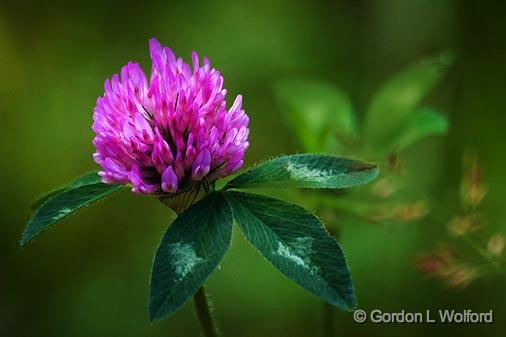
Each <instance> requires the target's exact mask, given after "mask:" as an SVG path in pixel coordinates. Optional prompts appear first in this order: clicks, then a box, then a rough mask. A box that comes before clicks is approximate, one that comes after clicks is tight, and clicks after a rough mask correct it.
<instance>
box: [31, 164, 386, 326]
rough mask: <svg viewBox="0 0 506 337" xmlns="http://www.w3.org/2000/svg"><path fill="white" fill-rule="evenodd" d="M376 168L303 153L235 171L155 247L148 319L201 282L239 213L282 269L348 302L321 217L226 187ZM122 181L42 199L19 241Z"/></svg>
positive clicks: (342, 179) (358, 179)
mask: <svg viewBox="0 0 506 337" xmlns="http://www.w3.org/2000/svg"><path fill="white" fill-rule="evenodd" d="M377 174H378V168H377V167H376V165H374V164H368V163H364V162H360V161H356V160H351V159H346V158H340V157H334V156H328V155H318V154H298V155H292V156H285V157H279V158H276V159H272V160H269V161H267V162H264V163H262V164H260V165H257V166H255V167H253V168H252V169H250V170H248V171H246V172H245V173H243V174H240V175H239V176H237V177H236V178H235V179H232V180H231V181H230V182H229V183H228V184H227V185H226V186H225V189H223V190H222V191H218V192H211V193H210V194H209V195H207V196H205V197H204V198H203V199H202V200H200V201H198V202H197V203H195V204H194V205H192V206H190V207H189V208H188V209H187V210H186V211H184V212H183V213H182V214H180V215H179V216H178V217H177V218H176V219H175V220H174V222H173V223H172V225H171V226H170V227H169V229H168V230H167V232H166V233H165V235H164V236H163V238H162V241H161V243H160V245H159V247H158V250H157V252H156V255H155V258H154V262H153V267H152V273H151V288H150V299H149V314H150V318H151V320H161V319H164V318H166V317H168V316H170V315H171V314H173V313H174V312H175V311H176V310H178V309H179V308H180V307H181V306H182V305H183V304H184V303H186V302H187V301H188V300H189V299H190V298H191V297H192V296H193V295H194V294H195V293H196V292H197V290H198V289H199V288H200V287H201V286H202V285H203V284H204V282H205V281H206V280H207V278H208V277H209V276H210V275H211V273H212V272H213V271H214V270H215V269H216V267H217V266H218V265H219V263H220V262H221V260H222V259H223V256H224V255H225V253H226V251H227V250H228V248H229V246H230V240H231V235H232V223H233V220H235V222H236V223H238V224H239V226H240V228H241V229H242V230H243V232H244V234H245V236H246V238H247V239H248V240H249V241H250V242H251V243H252V244H253V245H254V246H255V247H256V248H258V250H259V251H260V252H261V253H262V254H263V255H264V256H265V257H266V258H267V259H268V260H269V261H270V262H271V263H272V264H273V265H274V266H275V267H276V268H277V269H279V270H280V271H281V272H282V273H283V274H285V275H286V276H288V277H289V278H291V279H292V280H294V281H295V282H297V283H298V284H300V285H301V286H302V287H304V288H305V289H307V290H309V291H310V292H312V293H314V294H315V295H317V296H319V297H321V298H322V299H323V300H325V301H327V302H329V303H331V304H333V305H336V306H338V307H340V308H343V309H347V310H349V309H351V308H353V307H354V306H355V293H354V289H353V285H352V282H351V276H350V273H349V270H348V267H347V265H346V261H345V259H344V255H343V252H342V250H341V248H340V247H339V245H338V243H337V242H336V240H335V239H334V238H333V237H331V236H330V235H329V234H328V233H327V232H326V230H325V229H324V227H323V225H322V224H321V223H320V221H319V220H318V219H317V218H316V217H315V216H314V215H312V214H311V213H309V212H308V211H306V210H304V209H303V208H301V207H299V206H296V205H292V204H289V203H286V202H284V201H280V200H276V199H272V198H268V197H264V196H259V195H253V194H246V193H241V192H236V191H227V189H229V188H260V187H274V188H280V187H292V188H345V187H350V186H354V185H358V184H364V183H366V182H369V181H371V180H372V179H374V178H375V177H376V176H377ZM122 188H124V185H107V184H103V183H101V182H100V178H99V177H98V176H97V174H96V173H89V174H86V175H84V176H81V177H79V178H77V179H75V180H73V181H72V182H70V183H69V184H67V185H65V186H64V187H62V188H60V189H58V190H56V191H54V192H52V193H50V194H48V195H46V196H45V197H43V198H42V200H41V201H40V203H41V206H40V207H39V208H38V209H37V210H36V212H35V214H34V215H33V217H32V218H31V219H30V220H29V222H28V225H27V227H26V229H25V232H24V233H23V237H22V239H21V245H24V244H26V243H27V242H28V241H30V240H32V239H33V238H34V237H35V236H37V235H38V234H39V233H40V232H42V231H43V230H45V229H46V228H47V227H49V226H50V225H52V224H54V223H56V222H58V221H60V220H61V219H63V218H64V217H65V216H67V215H69V214H71V213H73V212H74V211H76V210H77V209H79V208H81V207H84V206H87V205H89V204H91V203H93V202H95V201H98V200H100V199H102V198H104V197H106V196H108V195H109V194H111V193H113V192H115V191H118V190H120V189H122Z"/></svg>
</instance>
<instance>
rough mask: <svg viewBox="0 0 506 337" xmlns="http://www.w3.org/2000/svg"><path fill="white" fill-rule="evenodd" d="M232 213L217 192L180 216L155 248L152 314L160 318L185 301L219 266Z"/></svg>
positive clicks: (227, 246) (227, 244) (172, 311)
mask: <svg viewBox="0 0 506 337" xmlns="http://www.w3.org/2000/svg"><path fill="white" fill-rule="evenodd" d="M231 236H232V213H231V210H230V206H229V205H228V203H227V201H226V199H225V197H224V196H223V193H222V192H214V193H212V194H209V195H208V196H207V197H205V198H204V199H202V200H200V201H199V202H197V203H195V204H194V205H193V206H191V207H190V208H189V209H188V210H186V211H185V212H183V213H182V214H181V215H179V216H178V217H177V218H176V219H175V220H174V222H173V223H172V225H171V226H170V227H169V229H168V230H167V232H166V233H165V235H164V236H163V239H162V242H161V243H160V246H159V247H158V250H157V251H156V255H155V259H154V262H153V269H152V273H151V291H150V299H149V315H150V317H151V320H161V319H164V318H166V317H168V316H170V315H171V314H172V313H174V312H175V311H176V310H177V309H179V308H180V307H181V306H182V305H183V304H185V303H186V302H187V301H188V300H189V299H190V298H191V297H192V296H193V294H194V293H195V292H196V291H197V290H198V289H199V288H200V286H201V285H202V284H203V283H204V282H205V281H206V280H207V278H208V277H209V275H210V274H211V273H212V272H213V271H214V270H215V269H216V267H217V266H218V264H219V263H220V261H221V260H222V258H223V256H224V255H225V252H226V251H227V250H228V248H229V246H230V239H231Z"/></svg>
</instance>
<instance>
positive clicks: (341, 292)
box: [226, 192, 356, 310]
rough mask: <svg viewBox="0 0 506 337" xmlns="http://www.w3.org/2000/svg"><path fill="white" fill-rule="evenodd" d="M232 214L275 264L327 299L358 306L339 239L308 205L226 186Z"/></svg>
mask: <svg viewBox="0 0 506 337" xmlns="http://www.w3.org/2000/svg"><path fill="white" fill-rule="evenodd" d="M226 195H227V199H228V200H229V202H230V204H231V205H232V209H233V213H234V220H235V221H236V223H237V224H238V225H239V226H240V228H241V229H242V232H243V233H244V235H245V237H246V239H247V240H248V241H249V242H251V244H252V245H253V246H255V247H256V248H257V249H258V250H259V251H260V253H262V255H263V256H264V257H265V258H266V259H267V260H269V261H270V262H271V263H272V264H273V266H274V267H276V268H277V269H278V270H279V271H281V272H282V273H283V274H284V275H286V276H287V277H289V278H290V279H292V280H294V281H295V282H297V283H298V284H299V285H301V286H302V287H304V288H305V289H307V290H309V291H310V292H312V293H313V294H315V295H317V296H319V297H321V298H322V299H323V300H325V301H327V302H328V303H331V304H333V305H336V306H338V307H340V308H342V309H346V310H349V309H351V308H353V307H354V306H355V304H356V303H355V293H354V289H353V285H352V282H351V276H350V272H349V270H348V266H347V265H346V261H345V259H344V255H343V252H342V250H341V248H340V247H339V245H338V243H337V241H336V240H335V239H334V238H333V237H332V236H330V235H329V234H328V233H327V231H326V230H325V229H324V227H323V225H322V224H321V223H320V221H319V220H318V218H316V217H315V216H314V215H312V214H311V213H309V212H308V211H306V210H305V209H303V208H301V207H299V206H296V205H293V204H289V203H287V202H284V201H281V200H276V199H272V198H269V197H265V196H260V195H254V194H247V193H241V192H228V193H227V194H226Z"/></svg>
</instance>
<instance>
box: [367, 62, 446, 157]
mask: <svg viewBox="0 0 506 337" xmlns="http://www.w3.org/2000/svg"><path fill="white" fill-rule="evenodd" d="M439 59H440V58H439V57H438V58H429V59H425V60H422V61H420V62H418V63H417V64H415V65H413V66H411V67H410V68H408V69H406V70H404V71H402V72H400V73H398V74H396V75H394V76H393V77H392V78H390V79H389V80H387V82H386V83H385V84H383V85H382V86H381V87H380V89H379V90H378V92H377V93H376V95H375V96H374V97H373V98H372V101H371V104H370V106H369V109H368V110H367V114H366V119H365V125H364V127H365V138H366V142H367V144H368V146H369V147H372V148H373V149H380V148H381V147H382V146H383V145H384V144H385V143H387V142H388V141H391V140H392V138H393V137H395V136H396V133H397V132H398V130H399V129H400V128H402V126H403V124H404V123H405V122H406V120H407V118H408V117H409V115H410V113H411V112H413V111H414V109H415V108H416V106H417V105H418V104H419V103H420V102H421V101H422V99H423V98H424V97H425V96H427V94H428V93H429V91H430V90H431V89H432V88H434V86H435V85H436V84H437V83H438V82H439V80H440V78H441V73H442V67H441V62H438V61H439ZM445 59H447V57H445ZM448 62H449V61H448Z"/></svg>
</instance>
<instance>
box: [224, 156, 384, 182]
mask: <svg viewBox="0 0 506 337" xmlns="http://www.w3.org/2000/svg"><path fill="white" fill-rule="evenodd" d="M377 175H378V168H377V166H376V165H374V164H370V163H365V162H361V161H357V160H352V159H346V158H341V157H335V156H330V155H320V154H296V155H291V156H284V157H278V158H275V159H272V160H268V161H266V162H264V163H261V164H259V165H257V166H254V167H253V168H250V169H249V170H247V171H246V172H244V173H242V174H240V175H239V176H237V177H235V178H234V179H232V180H231V181H230V182H229V183H228V184H227V186H226V188H288V187H291V188H302V187H307V188H346V187H351V186H354V185H359V184H365V183H367V182H369V181H371V180H373V179H374V178H375V177H376V176H377Z"/></svg>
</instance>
